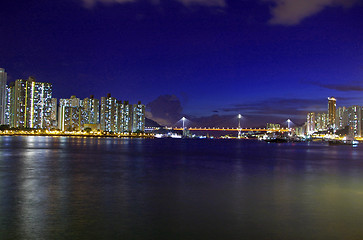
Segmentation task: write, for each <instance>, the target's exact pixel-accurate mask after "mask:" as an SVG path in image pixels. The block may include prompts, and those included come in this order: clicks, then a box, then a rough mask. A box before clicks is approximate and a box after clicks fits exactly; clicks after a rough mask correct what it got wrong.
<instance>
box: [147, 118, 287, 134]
mask: <svg viewBox="0 0 363 240" xmlns="http://www.w3.org/2000/svg"><path fill="white" fill-rule="evenodd" d="M237 118H238V125H237V127H235V128H231V127H188V126H187V125H191V124H190V120H188V119H187V118H185V117H182V118H181V119H180V120H179V121H178V122H177V123H179V124H176V125H180V123H181V124H182V126H179V127H178V126H176V127H167V129H170V130H176V131H226V132H238V137H240V136H241V133H242V132H282V133H283V132H291V130H292V129H291V126H292V125H293V124H294V123H293V122H292V121H291V120H290V119H287V120H286V121H285V122H284V123H283V124H284V125H287V127H285V128H281V127H279V128H247V127H241V120H242V119H243V117H242V115H241V114H238V116H237ZM146 130H153V129H152V128H150V129H146Z"/></svg>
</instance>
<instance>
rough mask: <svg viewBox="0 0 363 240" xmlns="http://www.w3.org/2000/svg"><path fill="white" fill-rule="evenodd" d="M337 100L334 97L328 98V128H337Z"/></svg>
mask: <svg viewBox="0 0 363 240" xmlns="http://www.w3.org/2000/svg"><path fill="white" fill-rule="evenodd" d="M336 108H337V100H336V99H335V98H334V97H329V98H328V128H335V124H336V121H335V118H336Z"/></svg>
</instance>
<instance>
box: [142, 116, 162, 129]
mask: <svg viewBox="0 0 363 240" xmlns="http://www.w3.org/2000/svg"><path fill="white" fill-rule="evenodd" d="M145 127H161V126H160V124H158V123H157V122H155V121H153V120H151V119H149V118H145Z"/></svg>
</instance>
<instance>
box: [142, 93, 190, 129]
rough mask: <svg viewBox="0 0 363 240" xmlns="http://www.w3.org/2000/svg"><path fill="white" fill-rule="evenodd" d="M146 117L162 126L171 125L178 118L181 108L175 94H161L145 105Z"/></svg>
mask: <svg viewBox="0 0 363 240" xmlns="http://www.w3.org/2000/svg"><path fill="white" fill-rule="evenodd" d="M146 109H147V111H146V117H147V118H149V119H151V120H153V121H155V122H157V123H159V124H160V125H162V126H172V125H174V124H175V123H176V122H177V121H178V120H179V119H180V118H181V115H182V114H181V113H182V111H183V108H182V106H181V103H180V100H179V98H178V97H176V96H175V95H161V96H159V97H157V98H156V99H155V100H153V101H152V102H150V103H148V104H147V105H146Z"/></svg>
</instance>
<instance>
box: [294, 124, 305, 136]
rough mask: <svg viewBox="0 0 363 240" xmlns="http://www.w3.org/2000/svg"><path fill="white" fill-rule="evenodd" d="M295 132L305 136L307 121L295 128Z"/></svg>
mask: <svg viewBox="0 0 363 240" xmlns="http://www.w3.org/2000/svg"><path fill="white" fill-rule="evenodd" d="M295 134H296V135H297V136H305V135H306V134H307V123H305V124H304V125H302V126H300V127H296V128H295Z"/></svg>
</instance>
